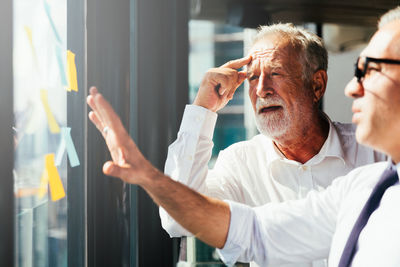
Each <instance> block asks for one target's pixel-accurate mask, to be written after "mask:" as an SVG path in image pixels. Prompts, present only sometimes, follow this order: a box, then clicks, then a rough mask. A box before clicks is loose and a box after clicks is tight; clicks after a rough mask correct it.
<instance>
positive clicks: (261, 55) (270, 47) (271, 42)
mask: <svg viewBox="0 0 400 267" xmlns="http://www.w3.org/2000/svg"><path fill="white" fill-rule="evenodd" d="M249 55H251V56H252V58H253V60H252V61H251V62H250V64H249V65H248V66H247V68H248V69H249V70H251V69H255V68H261V67H266V66H268V67H284V66H285V65H288V61H289V60H290V61H291V64H293V63H294V62H293V61H298V60H297V59H298V58H299V57H298V51H297V49H295V48H294V47H293V46H292V45H291V44H290V43H289V41H287V40H284V39H283V40H282V38H279V37H278V36H276V35H275V36H271V37H268V38H265V39H262V40H260V41H258V42H257V43H255V44H254V45H253V46H252V47H251V49H250V51H249Z"/></svg>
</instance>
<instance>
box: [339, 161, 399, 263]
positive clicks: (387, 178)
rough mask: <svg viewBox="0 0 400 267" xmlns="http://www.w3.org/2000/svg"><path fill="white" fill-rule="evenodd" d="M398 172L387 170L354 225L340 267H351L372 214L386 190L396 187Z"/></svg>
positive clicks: (393, 169)
mask: <svg viewBox="0 0 400 267" xmlns="http://www.w3.org/2000/svg"><path fill="white" fill-rule="evenodd" d="M398 179H399V178H398V176H397V171H396V169H395V168H390V167H389V168H388V169H386V170H385V171H384V172H383V174H382V176H381V178H380V179H379V182H378V183H377V184H376V186H375V187H374V189H373V190H372V193H371V195H370V196H369V198H368V200H367V202H366V203H365V205H364V208H363V209H362V210H361V213H360V216H359V217H358V219H357V221H356V223H355V224H354V227H353V230H352V231H351V233H350V236H349V239H348V240H347V243H346V246H345V247H344V250H343V254H342V257H341V258H340V262H339V267H349V266H350V264H351V261H352V260H353V257H354V254H355V253H356V247H357V241H358V237H359V235H360V233H361V231H362V229H363V228H364V226H365V225H366V224H367V222H368V219H369V217H370V216H371V214H372V213H373V212H374V211H375V210H376V209H377V208H378V206H379V203H380V202H381V199H382V196H383V194H384V193H385V190H386V189H387V188H389V187H390V186H392V185H394V184H395V183H396V181H398Z"/></svg>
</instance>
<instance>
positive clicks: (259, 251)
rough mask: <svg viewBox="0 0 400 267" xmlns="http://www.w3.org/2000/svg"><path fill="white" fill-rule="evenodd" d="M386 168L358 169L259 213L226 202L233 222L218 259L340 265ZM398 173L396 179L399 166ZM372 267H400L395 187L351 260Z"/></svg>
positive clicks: (398, 191) (399, 196)
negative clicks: (323, 187)
mask: <svg viewBox="0 0 400 267" xmlns="http://www.w3.org/2000/svg"><path fill="white" fill-rule="evenodd" d="M387 166H388V163H387V162H380V163H375V164H370V165H367V166H363V167H360V168H357V169H355V170H353V171H352V172H350V173H349V174H348V175H346V176H344V177H341V178H339V179H336V180H335V181H334V182H333V183H332V185H331V186H329V187H328V188H327V189H326V190H325V191H322V192H317V191H311V192H310V193H309V194H308V195H307V197H306V198H304V199H301V200H297V201H288V202H284V203H269V204H266V205H264V206H262V207H257V208H251V207H249V206H246V205H243V204H239V203H235V202H231V201H228V202H229V205H230V209H231V222H230V227H229V233H228V238H227V242H226V244H225V246H224V248H223V249H222V250H219V253H220V256H221V258H222V259H223V261H224V262H225V263H226V264H228V265H232V264H233V263H234V262H236V261H237V260H240V261H251V260H254V261H256V262H257V263H258V264H260V266H270V265H274V264H281V263H287V262H302V261H305V262H307V261H312V260H316V259H321V258H325V257H327V256H328V254H329V266H330V267H334V266H338V263H339V261H340V257H341V255H342V252H343V249H344V246H345V245H346V242H347V239H348V237H349V235H350V232H351V230H352V229H353V226H354V223H355V221H356V220H357V218H358V216H359V214H360V212H361V209H362V208H363V207H364V204H365V202H366V201H367V199H368V197H369V196H370V194H371V192H372V189H373V188H374V186H375V185H376V183H377V182H378V180H379V178H380V176H381V174H382V173H383V171H384V169H385V168H387ZM396 168H397V173H398V174H399V176H400V164H399V165H397V166H396ZM376 266H385V267H398V266H400V184H399V182H397V183H396V184H395V185H394V186H392V187H390V188H388V189H387V190H386V192H385V194H384V195H383V197H382V200H381V203H380V206H379V207H378V209H377V210H375V211H374V212H373V213H372V215H371V217H370V218H369V221H368V223H367V225H366V226H365V228H364V229H363V230H362V232H361V234H360V237H359V240H358V250H357V252H356V254H355V256H354V259H353V261H352V267H376Z"/></svg>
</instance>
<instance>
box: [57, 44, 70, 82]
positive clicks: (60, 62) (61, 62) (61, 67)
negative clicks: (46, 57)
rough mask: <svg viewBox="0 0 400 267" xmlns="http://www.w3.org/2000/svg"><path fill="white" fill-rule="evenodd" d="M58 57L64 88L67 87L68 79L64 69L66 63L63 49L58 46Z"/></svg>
mask: <svg viewBox="0 0 400 267" xmlns="http://www.w3.org/2000/svg"><path fill="white" fill-rule="evenodd" d="M56 56H57V62H58V68H59V70H60V77H61V83H62V85H63V86H67V85H68V83H67V77H66V73H65V68H64V62H63V60H62V59H63V56H62V52H61V47H60V46H59V45H56Z"/></svg>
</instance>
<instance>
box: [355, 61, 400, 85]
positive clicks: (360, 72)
mask: <svg viewBox="0 0 400 267" xmlns="http://www.w3.org/2000/svg"><path fill="white" fill-rule="evenodd" d="M360 59H365V61H364V64H363V68H362V69H360V68H359V67H358V62H359V61H360ZM369 62H376V63H386V64H398V65H400V60H396V59H386V58H373V57H358V58H357V62H356V64H355V69H354V76H355V77H357V82H359V83H360V82H361V79H362V78H363V77H365V74H366V73H367V70H368V63H369Z"/></svg>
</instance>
